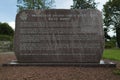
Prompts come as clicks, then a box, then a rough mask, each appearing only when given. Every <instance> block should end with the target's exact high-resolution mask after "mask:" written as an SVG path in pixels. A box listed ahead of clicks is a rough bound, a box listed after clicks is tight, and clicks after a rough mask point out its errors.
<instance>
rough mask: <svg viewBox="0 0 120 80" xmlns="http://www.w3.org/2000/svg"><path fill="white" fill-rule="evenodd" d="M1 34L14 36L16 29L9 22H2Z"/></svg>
mask: <svg viewBox="0 0 120 80" xmlns="http://www.w3.org/2000/svg"><path fill="white" fill-rule="evenodd" d="M0 35H8V36H13V35H14V30H13V29H12V28H11V26H9V25H8V24H7V23H0Z"/></svg>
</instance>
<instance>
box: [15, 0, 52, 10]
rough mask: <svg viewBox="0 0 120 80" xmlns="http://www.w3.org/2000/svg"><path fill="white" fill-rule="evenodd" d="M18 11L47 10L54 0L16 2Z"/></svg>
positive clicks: (21, 0)
mask: <svg viewBox="0 0 120 80" xmlns="http://www.w3.org/2000/svg"><path fill="white" fill-rule="evenodd" d="M17 3H18V5H17V7H18V11H21V10H26V9H32V10H35V9H48V8H51V7H52V6H53V3H54V0H17Z"/></svg>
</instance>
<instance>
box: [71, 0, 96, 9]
mask: <svg viewBox="0 0 120 80" xmlns="http://www.w3.org/2000/svg"><path fill="white" fill-rule="evenodd" d="M96 6H97V3H95V1H94V0H73V6H72V8H73V9H89V8H92V9H95V8H96Z"/></svg>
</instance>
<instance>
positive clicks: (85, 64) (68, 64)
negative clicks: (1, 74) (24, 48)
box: [2, 60, 116, 67]
mask: <svg viewBox="0 0 120 80" xmlns="http://www.w3.org/2000/svg"><path fill="white" fill-rule="evenodd" d="M2 66H78V67H116V64H115V63H113V62H108V61H107V62H106V61H103V60H101V61H100V63H18V62H17V61H16V60H12V61H11V62H9V63H4V64H2Z"/></svg>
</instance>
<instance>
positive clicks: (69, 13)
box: [14, 9, 104, 63]
mask: <svg viewBox="0 0 120 80" xmlns="http://www.w3.org/2000/svg"><path fill="white" fill-rule="evenodd" d="M14 41H15V42H14V48H15V54H16V57H17V59H18V61H19V62H48V63H49V62H61V63H74V62H75V63H79V62H83V63H84V62H85V63H99V61H100V59H101V56H102V53H103V49H104V33H103V27H102V15H101V13H100V12H99V11H97V10H91V9H90V10H66V9H65V10H64V9H51V10H26V11H22V12H20V13H18V14H17V17H16V28H15V39H14Z"/></svg>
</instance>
